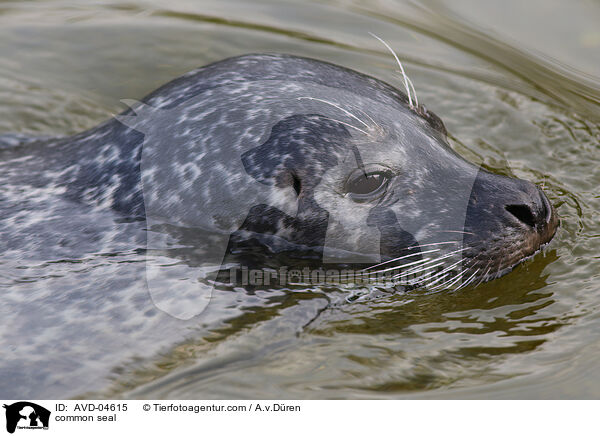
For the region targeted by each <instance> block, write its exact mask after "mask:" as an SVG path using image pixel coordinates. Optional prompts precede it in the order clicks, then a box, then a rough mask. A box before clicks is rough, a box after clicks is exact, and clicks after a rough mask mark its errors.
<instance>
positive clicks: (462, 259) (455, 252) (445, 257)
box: [389, 248, 466, 273]
mask: <svg viewBox="0 0 600 436" xmlns="http://www.w3.org/2000/svg"><path fill="white" fill-rule="evenodd" d="M464 250H466V248H464V249H460V250H456V251H452V252H450V253H446V254H445V255H443V256H440V257H436V258H434V259H431V260H430V261H428V262H425V263H423V264H421V265H419V266H418V267H422V266H423V265H427V264H429V263H431V262H439V261H440V260H444V259H447V258H449V257H452V256H454V255H455V254H457V253H459V252H461V251H464ZM463 261H464V258H461V260H460V261H459V262H463ZM442 265H443V263H442ZM404 266H405V265H400V266H397V267H394V268H389V270H394V269H400V268H402V267H404ZM453 266H454V265H453ZM418 267H413V268H412V269H413V270H415V269H417V268H418ZM421 271H424V269H423V270H421ZM412 272H413V271H407V273H412ZM418 272H420V271H418ZM418 272H417V273H418Z"/></svg>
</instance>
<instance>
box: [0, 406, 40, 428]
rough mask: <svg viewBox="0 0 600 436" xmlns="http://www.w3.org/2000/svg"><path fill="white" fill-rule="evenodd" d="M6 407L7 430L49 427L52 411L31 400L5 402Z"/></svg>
mask: <svg viewBox="0 0 600 436" xmlns="http://www.w3.org/2000/svg"><path fill="white" fill-rule="evenodd" d="M3 407H4V408H5V409H6V431H8V432H9V433H14V432H15V430H16V429H17V428H18V429H29V430H32V429H44V430H47V429H48V424H49V422H50V411H49V410H48V409H46V408H44V407H42V406H39V405H37V404H35V403H30V402H29V401H19V402H17V403H13V404H10V405H7V404H4V406H3Z"/></svg>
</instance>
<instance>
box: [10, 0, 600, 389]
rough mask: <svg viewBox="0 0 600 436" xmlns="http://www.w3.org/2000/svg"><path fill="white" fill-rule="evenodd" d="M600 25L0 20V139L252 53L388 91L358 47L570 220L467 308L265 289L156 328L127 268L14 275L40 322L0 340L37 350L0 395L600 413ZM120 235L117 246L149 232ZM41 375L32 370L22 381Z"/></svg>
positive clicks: (238, 10)
mask: <svg viewBox="0 0 600 436" xmlns="http://www.w3.org/2000/svg"><path fill="white" fill-rule="evenodd" d="M599 20H600V5H599V4H598V3H596V2H590V1H583V0H580V1H571V2H567V1H558V0H551V1H542V0H536V1H532V2H527V3H522V2H518V1H508V2H502V3H501V4H500V3H495V2H489V4H484V3H482V2H475V1H472V0H461V1H458V2H456V1H453V2H449V1H448V2H442V1H440V2H438V1H424V2H399V1H391V0H381V1H315V2H292V1H287V2H286V1H284V2H281V1H262V0H261V1H252V2H245V1H241V0H240V1H210V0H205V1H202V2H193V1H184V0H172V1H169V2H159V1H141V0H132V1H128V2H117V1H112V2H111V1H90V2H80V3H73V2H66V1H59V0H47V1H2V2H0V55H1V56H0V132H22V133H30V134H37V135H68V134H73V133H76V132H79V131H81V130H84V129H86V128H89V127H92V126H94V125H96V124H98V123H99V122H101V121H103V120H105V119H107V118H108V117H110V116H111V115H112V114H114V113H118V112H120V111H121V110H122V109H123V105H122V104H121V103H120V102H119V101H120V99H124V98H132V99H139V98H141V97H143V96H144V95H145V94H146V93H148V92H149V91H151V90H153V89H155V88H156V87H157V86H159V85H161V84H163V83H165V82H167V81H168V80H170V79H172V78H174V77H176V76H178V75H180V74H182V73H185V72H187V71H189V70H191V69H194V68H196V67H198V66H201V65H204V64H207V63H209V62H213V61H216V60H220V59H223V58H225V57H229V56H233V55H238V54H243V53H250V52H285V53H293V54H298V55H303V56H309V57H314V58H318V59H323V60H327V61H330V62H334V63H337V64H340V65H344V66H347V67H350V68H353V69H356V70H359V71H362V72H365V73H368V74H371V75H373V76H375V77H378V78H381V79H383V80H385V81H388V82H389V83H392V84H395V85H396V86H399V87H400V86H401V82H400V80H399V78H398V75H397V74H396V73H395V72H394V68H395V67H394V64H393V59H392V58H391V56H390V55H389V53H387V52H386V51H385V49H384V47H382V46H381V44H380V43H378V42H377V41H376V40H374V39H373V38H372V37H370V36H369V35H368V32H369V31H371V32H376V33H377V34H378V35H379V36H381V37H382V38H384V39H385V40H386V41H388V42H389V43H390V44H391V45H392V46H393V47H394V49H395V50H396V51H397V53H398V55H399V56H400V58H401V59H402V60H403V62H404V64H405V68H406V70H407V72H408V74H409V75H410V77H411V78H412V80H413V82H414V85H415V87H416V89H417V93H418V95H419V99H420V101H422V102H424V103H425V104H426V106H427V107H428V108H429V109H430V110H432V111H434V112H435V113H436V114H438V115H439V116H440V117H441V118H442V119H443V120H444V122H445V124H446V127H447V129H448V131H449V132H450V134H451V145H452V147H453V148H454V149H455V150H457V151H458V152H459V153H461V154H462V155H463V156H465V157H466V158H468V159H469V160H471V161H474V162H476V163H478V164H481V165H482V166H484V167H485V168H487V169H490V170H492V171H495V172H498V173H502V174H511V175H514V176H516V177H519V178H524V179H528V180H531V181H533V182H535V183H537V184H539V185H541V186H543V187H544V189H545V191H546V193H547V194H548V196H549V198H550V200H551V202H552V203H553V204H554V205H555V207H556V208H557V211H558V214H559V215H560V217H561V227H560V228H559V230H558V232H557V234H556V236H555V238H554V240H553V241H552V243H551V244H550V246H549V247H547V249H546V250H545V251H544V252H543V253H541V254H538V255H537V256H536V257H535V258H534V259H533V260H531V261H528V262H526V263H525V264H523V265H521V266H519V267H518V268H517V269H516V270H515V271H513V272H512V273H510V274H508V275H507V276H505V277H502V278H501V279H498V280H495V281H493V282H490V283H487V284H483V285H480V286H478V287H476V288H475V289H466V290H461V291H458V292H442V293H436V294H430V295H428V294H424V293H419V292H412V293H407V294H396V295H388V296H385V297H382V298H376V299H358V300H356V301H354V302H352V303H343V302H344V301H345V298H343V296H340V295H338V294H341V291H339V290H335V289H327V290H325V291H326V292H323V291H324V290H323V289H311V288H308V289H307V288H300V287H298V288H290V289H284V290H277V291H273V292H267V291H261V292H256V293H254V294H252V295H244V296H241V295H237V296H235V297H232V298H231V300H228V301H225V302H223V303H222V305H221V306H219V307H217V308H215V309H214V310H213V311H212V313H211V316H206V317H204V318H202V319H197V320H191V321H187V322H183V321H179V320H176V319H167V317H164V316H163V317H161V316H158V315H156V309H155V308H153V307H152V304H151V301H150V300H149V298H148V293H147V290H146V288H145V283H144V280H143V268H142V266H141V264H143V261H144V259H143V256H142V255H140V253H139V252H137V251H136V250H132V249H126V248H123V247H117V246H116V245H115V244H114V243H113V244H112V245H109V247H112V248H111V250H109V251H103V250H102V249H101V248H100V247H99V248H98V249H96V250H95V249H93V248H92V249H90V250H88V252H87V254H86V255H85V256H79V257H77V256H73V257H74V258H63V257H59V258H52V256H51V254H48V255H47V256H45V257H44V256H38V258H37V259H31V260H29V261H17V260H15V259H14V258H12V257H10V256H7V257H5V258H4V259H3V260H2V263H1V264H0V271H1V281H0V289H1V291H2V292H4V295H5V297H4V300H3V302H2V305H3V309H2V310H5V311H6V315H5V316H6V317H8V316H9V315H8V313H9V312H10V313H11V314H13V315H14V314H15V313H18V311H19V310H23V311H24V312H23V315H22V317H21V318H18V317H17V318H15V319H31V316H29V317H28V316H27V315H26V313H29V314H31V311H33V312H34V313H37V312H36V311H38V312H39V318H38V319H39V322H38V323H37V324H36V325H31V324H27V323H22V324H18V325H10V326H9V325H6V323H4V324H3V325H2V326H1V327H0V332H1V335H2V337H4V338H6V337H8V336H9V335H14V332H15V331H25V330H26V329H38V330H39V331H40V332H41V333H40V334H44V335H46V336H45V337H47V339H48V340H47V345H46V346H45V347H44V348H43V349H27V344H23V345H22V346H20V347H16V346H15V347H13V348H11V349H9V350H8V352H6V351H5V352H4V354H5V355H4V356H3V358H2V359H3V361H4V365H0V366H2V368H4V369H2V368H0V374H1V375H3V377H1V378H3V379H6V377H12V379H14V380H16V381H15V385H16V386H15V387H14V388H11V389H13V390H10V391H7V392H5V395H3V392H1V391H0V397H4V396H10V397H12V396H15V397H17V396H18V397H27V396H35V397H38V396H40V395H41V396H45V397H103V396H104V397H127V398H137V397H161V398H162V397H170V398H198V399H202V398H275V397H277V398H422V397H426V398H589V397H593V398H597V397H599V396H600V373H599V370H598V365H597V361H598V360H599V359H600V333H599V332H600V318H599V315H598V314H599V313H600V312H599V309H600V268H599V267H598V258H599V257H598V243H599V240H600V224H599V223H600V220H599V215H600V214H599V211H600V195H599V194H598V187H599V185H600V165H599V162H600V147H599V142H600V110H599V109H600V30H598V26H597V23H598V22H599ZM30 194H31V193H30ZM32 195H33V194H32ZM54 206H56V207H60V205H54ZM15 207H18V205H15ZM64 207H68V206H67V205H65V206H64ZM96 219H98V220H100V221H98V222H102V223H103V222H104V221H102V219H106V220H107V223H108V222H109V221H110V220H111V218H108V217H105V218H101V217H96ZM85 221H86V217H85V216H80V217H77V216H76V217H73V219H72V221H71V222H70V223H67V224H65V226H64V228H63V229H62V232H63V235H69V234H74V233H75V232H78V231H79V230H80V229H81V228H85ZM106 225H109V224H106ZM127 226H129V227H128V229H129V230H128V232H127V235H128V237H130V236H131V235H135V234H137V232H139V231H142V229H139V228H135V223H128V224H127ZM113 236H115V235H113ZM115 238H117V239H119V238H118V236H115ZM132 238H133V240H135V237H132ZM88 242H89V243H90V244H93V242H94V241H88ZM113 242H114V240H113ZM121 242H122V243H123V244H125V242H123V241H121ZM79 243H80V244H81V243H82V240H79ZM117 248H120V249H117ZM121 248H122V249H121ZM50 251H51V250H50ZM34 257H35V256H34ZM90 284H94V285H93V286H92V285H90ZM48 293H50V294H51V295H53V299H52V300H51V301H50V302H48V301H45V302H43V303H42V302H40V300H39V298H41V297H40V296H43V295H47V294H48ZM238 294H239V293H238ZM36 298H38V300H36ZM36 301H38V303H37V304H36ZM121 301H126V302H127V304H126V305H123V306H119V302H121ZM107 302H111V304H107ZM98 307H109V308H110V309H107V310H106V311H98V310H96V309H97V308H98ZM132 307H135V308H137V310H139V311H140V312H139V313H136V314H134V315H132V314H131V310H132ZM19 308H20V309H19ZM26 311H28V312H26ZM142 314H143V315H144V316H142ZM11 316H12V315H11ZM6 317H5V318H4V319H8V318H6ZM10 319H13V318H10ZM65 319H66V320H68V321H67V322H66V323H65V322H64V320H65ZM58 324H60V325H58ZM107 350H108V352H107ZM28 356H29V357H28ZM65 356H68V358H67V357H65ZM19 359H21V360H19ZM33 361H36V362H38V363H39V366H40V367H42V366H43V367H44V368H45V369H44V371H43V372H42V373H39V374H31V373H22V374H19V371H18V368H19V365H22V366H21V367H22V368H26V367H28V365H30V364H31V362H33ZM25 362H29V363H28V364H26V363H25ZM23 365H24V366H23ZM94 365H96V367H95V366H94ZM90 373H93V374H94V375H95V376H94V377H93V378H91V379H90V377H89V374H90ZM15 377H16V378H15ZM28 377H35V378H36V383H37V388H38V390H37V391H36V390H35V389H33V388H31V387H29V384H28ZM19 384H20V385H21V386H22V390H19V386H18V385H19ZM2 386H4V387H5V389H8V388H7V387H6V386H7V385H2ZM36 393H37V395H35V394H36Z"/></svg>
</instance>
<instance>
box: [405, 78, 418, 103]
mask: <svg viewBox="0 0 600 436" xmlns="http://www.w3.org/2000/svg"><path fill="white" fill-rule="evenodd" d="M406 80H408V84H409V85H410V88H411V89H412V92H413V95H414V96H415V105H416V107H419V99H418V98H417V91H415V87H414V86H413V83H412V80H410V77H408V76H406Z"/></svg>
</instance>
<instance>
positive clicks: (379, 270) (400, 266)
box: [361, 257, 431, 276]
mask: <svg viewBox="0 0 600 436" xmlns="http://www.w3.org/2000/svg"><path fill="white" fill-rule="evenodd" d="M430 259H431V258H430V257H426V258H424V259H419V260H415V261H414V262H410V263H406V264H404V265H399V266H394V267H391V268H386V269H378V270H375V271H370V272H367V273H365V270H361V274H364V275H367V276H369V275H373V274H381V273H385V272H388V271H394V270H397V269H400V268H406V267H409V266H414V265H418V264H420V263H423V262H425V261H427V260H430Z"/></svg>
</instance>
